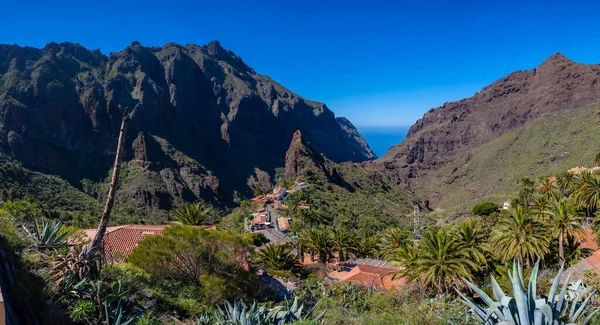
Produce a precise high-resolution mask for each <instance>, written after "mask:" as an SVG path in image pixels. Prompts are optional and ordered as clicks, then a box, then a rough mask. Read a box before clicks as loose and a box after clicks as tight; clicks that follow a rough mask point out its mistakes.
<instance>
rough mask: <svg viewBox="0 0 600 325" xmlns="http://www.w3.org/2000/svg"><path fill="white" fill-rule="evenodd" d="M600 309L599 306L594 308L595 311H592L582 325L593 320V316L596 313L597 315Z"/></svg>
mask: <svg viewBox="0 0 600 325" xmlns="http://www.w3.org/2000/svg"><path fill="white" fill-rule="evenodd" d="M599 310H600V308H597V309H596V310H594V311H593V312H591V313H590V314H589V315H588V316H587V317H586V318H585V319H584V320H583V322H582V323H581V325H587V324H588V323H589V322H590V321H591V320H592V317H594V315H596V313H597V312H598V311H599Z"/></svg>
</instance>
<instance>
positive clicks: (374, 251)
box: [355, 236, 381, 258]
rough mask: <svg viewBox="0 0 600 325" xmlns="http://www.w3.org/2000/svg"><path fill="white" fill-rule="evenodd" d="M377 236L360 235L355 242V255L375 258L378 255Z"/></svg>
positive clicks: (378, 242) (378, 243)
mask: <svg viewBox="0 0 600 325" xmlns="http://www.w3.org/2000/svg"><path fill="white" fill-rule="evenodd" d="M380 244H381V243H380V241H379V238H378V237H376V236H362V237H360V238H359V239H358V241H357V244H356V251H355V253H356V256H358V257H366V258H376V257H378V256H379V253H380V252H379V245H380Z"/></svg>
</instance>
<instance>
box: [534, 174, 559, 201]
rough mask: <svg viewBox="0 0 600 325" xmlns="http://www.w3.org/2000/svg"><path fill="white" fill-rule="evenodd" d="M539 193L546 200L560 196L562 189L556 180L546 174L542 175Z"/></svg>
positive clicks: (538, 186) (538, 188) (538, 187)
mask: <svg viewBox="0 0 600 325" xmlns="http://www.w3.org/2000/svg"><path fill="white" fill-rule="evenodd" d="M537 193H538V195H539V196H541V197H542V198H544V199H545V200H546V201H551V200H556V199H558V198H559V197H560V190H559V189H558V187H557V186H556V184H555V182H554V180H553V179H551V178H548V177H545V176H542V177H540V180H539V183H538V185H537Z"/></svg>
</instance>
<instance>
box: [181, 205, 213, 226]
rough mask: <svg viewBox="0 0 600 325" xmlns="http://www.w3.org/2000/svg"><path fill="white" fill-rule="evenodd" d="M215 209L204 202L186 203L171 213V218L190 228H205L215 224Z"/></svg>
mask: <svg viewBox="0 0 600 325" xmlns="http://www.w3.org/2000/svg"><path fill="white" fill-rule="evenodd" d="M214 214H215V213H214V209H213V207H212V206H210V205H208V204H206V203H204V202H196V203H184V204H182V205H181V206H180V207H178V208H177V209H175V210H173V211H171V216H172V217H173V218H174V219H175V220H176V221H177V222H179V223H182V224H184V225H190V226H205V225H210V224H212V223H213V221H214V220H213V219H214Z"/></svg>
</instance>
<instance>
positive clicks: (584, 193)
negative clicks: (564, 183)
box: [573, 170, 600, 218]
mask: <svg viewBox="0 0 600 325" xmlns="http://www.w3.org/2000/svg"><path fill="white" fill-rule="evenodd" d="M575 183H576V184H577V189H576V190H575V191H574V192H573V198H574V199H575V202H576V203H577V204H579V205H581V206H583V207H585V209H586V217H587V218H592V217H593V216H594V213H595V212H596V210H598V207H600V175H596V174H592V173H591V172H590V171H587V170H584V171H582V172H581V173H579V174H577V176H576V178H575Z"/></svg>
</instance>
